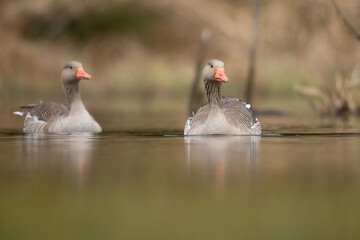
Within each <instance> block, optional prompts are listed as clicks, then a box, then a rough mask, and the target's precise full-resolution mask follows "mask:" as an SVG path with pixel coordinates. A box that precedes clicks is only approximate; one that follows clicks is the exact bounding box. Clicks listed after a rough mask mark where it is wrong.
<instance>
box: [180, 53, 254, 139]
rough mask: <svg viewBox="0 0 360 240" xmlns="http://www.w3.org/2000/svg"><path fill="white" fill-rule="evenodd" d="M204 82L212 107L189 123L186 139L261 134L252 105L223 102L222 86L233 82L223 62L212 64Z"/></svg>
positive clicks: (232, 99) (200, 110) (235, 100)
mask: <svg viewBox="0 0 360 240" xmlns="http://www.w3.org/2000/svg"><path fill="white" fill-rule="evenodd" d="M203 80H204V87H205V91H206V96H207V99H208V104H207V105H205V106H203V107H201V108H200V109H199V110H198V111H197V113H196V114H195V116H193V117H190V118H189V119H188V120H187V122H186V124H185V129H184V135H201V134H241V135H258V134H261V125H260V122H259V121H258V119H257V118H255V117H254V114H253V112H252V111H251V110H250V104H246V103H245V102H243V101H241V100H239V99H237V98H226V97H223V98H221V83H222V82H224V83H227V82H228V81H229V79H228V78H227V77H226V75H225V71H224V63H223V62H222V61H220V60H217V59H212V60H210V61H209V62H208V63H207V65H206V66H205V68H204V71H203Z"/></svg>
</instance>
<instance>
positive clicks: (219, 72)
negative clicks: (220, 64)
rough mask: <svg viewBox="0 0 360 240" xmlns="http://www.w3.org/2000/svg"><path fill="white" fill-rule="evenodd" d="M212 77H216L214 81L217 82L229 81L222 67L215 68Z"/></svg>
mask: <svg viewBox="0 0 360 240" xmlns="http://www.w3.org/2000/svg"><path fill="white" fill-rule="evenodd" d="M214 77H215V78H216V81H218V82H226V83H227V82H228V81H229V79H228V78H227V76H226V74H225V70H224V68H217V69H216V73H215V76H214Z"/></svg>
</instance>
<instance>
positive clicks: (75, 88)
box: [14, 61, 101, 134]
mask: <svg viewBox="0 0 360 240" xmlns="http://www.w3.org/2000/svg"><path fill="white" fill-rule="evenodd" d="M90 78H91V76H90V75H89V74H87V73H86V72H85V71H84V69H83V66H82V64H81V63H80V62H76V61H70V62H68V63H67V64H65V66H64V69H63V71H62V74H61V80H62V86H63V90H64V93H65V96H66V98H67V100H68V102H69V104H67V105H64V104H59V103H54V102H40V103H38V104H29V105H26V106H23V107H21V108H22V109H24V111H23V112H14V114H16V115H20V116H23V117H24V132H25V133H55V134H63V133H74V132H92V133H98V132H101V127H100V125H99V124H98V123H97V122H96V121H95V120H94V118H93V117H92V116H91V115H90V114H89V112H88V111H87V110H86V108H85V106H84V104H83V102H82V100H81V96H80V89H79V82H80V80H89V79H90Z"/></svg>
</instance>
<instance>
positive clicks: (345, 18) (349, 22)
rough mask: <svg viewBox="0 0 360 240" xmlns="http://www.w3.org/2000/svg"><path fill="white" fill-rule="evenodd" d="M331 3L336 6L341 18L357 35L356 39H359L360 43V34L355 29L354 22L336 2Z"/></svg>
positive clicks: (332, 0) (333, 0)
mask: <svg viewBox="0 0 360 240" xmlns="http://www.w3.org/2000/svg"><path fill="white" fill-rule="evenodd" d="M331 2H332V4H333V5H334V7H335V9H336V12H337V14H339V16H340V17H341V18H342V19H343V20H344V22H345V24H346V26H348V28H349V29H350V30H351V31H352V32H353V33H354V34H355V37H356V38H357V40H359V41H360V33H359V32H358V31H357V30H356V29H355V27H354V25H353V24H352V22H351V21H350V19H349V18H348V17H347V16H346V14H345V13H344V12H343V11H342V10H341V8H340V7H339V5H338V4H337V2H336V1H335V0H331Z"/></svg>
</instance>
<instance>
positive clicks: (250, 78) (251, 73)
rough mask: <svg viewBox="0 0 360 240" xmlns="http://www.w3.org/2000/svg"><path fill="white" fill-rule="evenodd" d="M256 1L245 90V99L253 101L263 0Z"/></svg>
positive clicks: (254, 1)
mask: <svg viewBox="0 0 360 240" xmlns="http://www.w3.org/2000/svg"><path fill="white" fill-rule="evenodd" d="M253 3H254V25H253V34H252V43H251V50H250V60H249V70H248V75H247V85H246V91H245V99H246V101H248V102H251V98H252V93H253V91H254V78H255V67H256V66H255V65H256V54H257V46H258V41H259V29H260V17H261V12H260V10H261V0H253Z"/></svg>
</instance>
